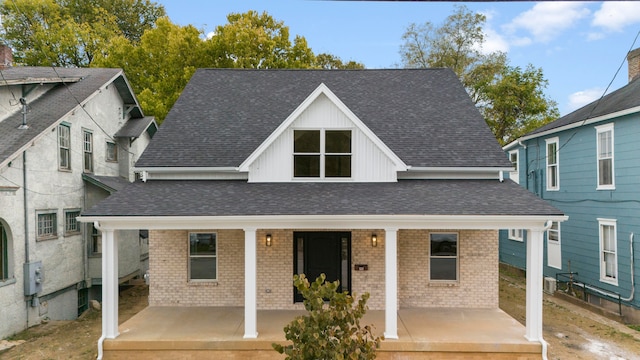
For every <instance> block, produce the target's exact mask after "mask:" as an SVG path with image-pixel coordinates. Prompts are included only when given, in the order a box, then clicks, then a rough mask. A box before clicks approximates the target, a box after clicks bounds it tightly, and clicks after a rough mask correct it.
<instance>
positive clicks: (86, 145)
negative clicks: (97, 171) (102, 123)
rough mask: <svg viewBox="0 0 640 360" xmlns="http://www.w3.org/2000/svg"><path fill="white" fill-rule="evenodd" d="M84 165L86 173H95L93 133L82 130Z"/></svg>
mask: <svg viewBox="0 0 640 360" xmlns="http://www.w3.org/2000/svg"><path fill="white" fill-rule="evenodd" d="M82 164H83V171H84V172H86V173H92V172H93V132H92V131H91V130H88V129H82Z"/></svg>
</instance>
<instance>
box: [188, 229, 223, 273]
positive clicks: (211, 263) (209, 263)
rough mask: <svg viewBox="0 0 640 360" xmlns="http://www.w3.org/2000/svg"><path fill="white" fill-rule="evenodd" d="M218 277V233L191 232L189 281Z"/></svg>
mask: <svg viewBox="0 0 640 360" xmlns="http://www.w3.org/2000/svg"><path fill="white" fill-rule="evenodd" d="M217 279H218V243H217V238H216V233H195V232H193V233H189V281H215V280H217Z"/></svg>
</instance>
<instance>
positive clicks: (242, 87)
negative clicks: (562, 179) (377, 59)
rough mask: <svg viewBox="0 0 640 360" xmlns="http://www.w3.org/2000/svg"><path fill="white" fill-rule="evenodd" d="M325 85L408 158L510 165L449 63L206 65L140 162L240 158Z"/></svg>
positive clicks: (439, 163) (212, 162) (205, 162)
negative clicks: (394, 65)
mask: <svg viewBox="0 0 640 360" xmlns="http://www.w3.org/2000/svg"><path fill="white" fill-rule="evenodd" d="M321 83H324V84H325V85H326V86H327V87H328V88H329V89H330V90H331V91H332V92H333V93H334V94H336V96H337V97H338V98H339V99H340V100H341V101H342V102H344V104H345V105H346V106H347V107H348V108H349V109H350V110H351V111H353V113H354V114H355V115H356V116H358V118H359V119H360V120H362V122H363V123H364V124H365V125H366V126H368V127H369V128H370V129H371V130H372V131H373V132H374V133H375V134H376V135H377V136H378V137H379V138H380V139H381V140H382V141H383V142H384V143H385V144H386V145H387V146H388V147H389V148H390V149H391V150H392V151H393V152H395V153H396V155H398V156H399V157H400V158H401V159H402V160H403V161H404V162H405V163H406V164H407V165H411V166H414V167H423V166H424V167H452V166H453V167H494V166H499V167H510V166H511V164H510V163H509V162H508V161H507V159H506V156H505V155H504V152H503V151H502V149H501V148H500V146H499V145H498V142H497V141H496V140H495V138H494V137H493V135H492V134H491V131H490V130H489V128H488V127H487V125H486V124H485V121H484V119H483V118H482V116H481V115H480V113H479V112H478V111H477V109H476V108H475V107H474V105H473V103H472V101H471V100H470V99H469V96H468V95H467V93H466V92H465V90H464V88H463V87H462V85H461V84H460V82H459V80H458V79H457V78H456V76H455V74H454V73H453V72H452V71H451V70H448V69H393V70H241V69H200V70H198V71H196V73H195V74H194V75H193V77H192V78H191V80H190V82H189V84H188V85H187V86H186V88H185V89H184V91H183V92H182V95H181V96H180V98H179V99H178V101H177V102H176V103H175V105H174V106H173V108H172V109H171V111H170V112H169V114H168V115H167V117H166V119H165V121H164V123H163V124H162V126H161V127H160V129H159V131H158V133H157V134H156V135H155V137H154V140H153V141H152V142H151V144H150V145H149V147H148V148H147V149H146V151H145V152H144V154H143V155H142V156H141V158H140V159H139V161H138V162H137V164H136V166H138V167H173V166H186V167H236V166H239V165H240V164H241V163H242V162H243V161H244V160H245V159H246V158H247V157H248V156H249V155H250V154H251V153H252V152H253V151H254V150H255V149H256V148H257V147H258V146H259V145H260V144H261V143H262V142H263V141H264V140H265V139H266V138H267V136H269V134H271V133H272V132H273V131H274V130H275V129H276V128H277V127H278V125H279V124H280V123H282V122H283V121H284V120H285V119H286V118H287V116H289V115H290V114H291V113H292V112H293V111H294V110H295V109H296V108H297V107H298V106H299V105H300V104H301V103H302V102H303V101H304V99H305V98H307V97H308V96H309V95H310V94H311V93H312V92H313V91H314V90H315V89H316V88H317V87H318V86H319V85H320V84H321Z"/></svg>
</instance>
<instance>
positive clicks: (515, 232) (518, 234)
mask: <svg viewBox="0 0 640 360" xmlns="http://www.w3.org/2000/svg"><path fill="white" fill-rule="evenodd" d="M509 239H511V240H515V241H523V239H524V230H522V229H509Z"/></svg>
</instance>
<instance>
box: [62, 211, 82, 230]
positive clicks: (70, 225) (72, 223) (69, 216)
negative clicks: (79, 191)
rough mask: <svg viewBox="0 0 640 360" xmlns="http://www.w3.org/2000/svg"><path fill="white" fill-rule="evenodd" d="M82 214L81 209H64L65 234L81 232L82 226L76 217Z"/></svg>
mask: <svg viewBox="0 0 640 360" xmlns="http://www.w3.org/2000/svg"><path fill="white" fill-rule="evenodd" d="M78 216H80V210H77V209H74V210H65V211H64V234H65V235H72V234H78V233H80V226H79V225H78V221H77V220H76V218H77V217H78Z"/></svg>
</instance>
